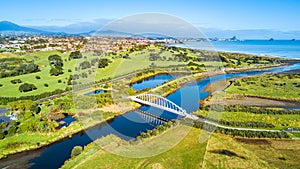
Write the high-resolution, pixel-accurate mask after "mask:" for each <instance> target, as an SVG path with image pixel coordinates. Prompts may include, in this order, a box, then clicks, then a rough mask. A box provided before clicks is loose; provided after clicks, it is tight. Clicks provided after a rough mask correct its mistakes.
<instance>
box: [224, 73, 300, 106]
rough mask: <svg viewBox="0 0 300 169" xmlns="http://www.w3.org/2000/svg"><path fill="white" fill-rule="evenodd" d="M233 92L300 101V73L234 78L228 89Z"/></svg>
mask: <svg viewBox="0 0 300 169" xmlns="http://www.w3.org/2000/svg"><path fill="white" fill-rule="evenodd" d="M226 93H227V95H228V97H230V95H231V94H245V95H251V96H261V97H266V98H274V99H284V100H295V101H300V75H273V74H268V75H262V76H255V77H248V78H243V79H237V80H233V84H232V85H231V86H230V87H229V88H227V89H226Z"/></svg>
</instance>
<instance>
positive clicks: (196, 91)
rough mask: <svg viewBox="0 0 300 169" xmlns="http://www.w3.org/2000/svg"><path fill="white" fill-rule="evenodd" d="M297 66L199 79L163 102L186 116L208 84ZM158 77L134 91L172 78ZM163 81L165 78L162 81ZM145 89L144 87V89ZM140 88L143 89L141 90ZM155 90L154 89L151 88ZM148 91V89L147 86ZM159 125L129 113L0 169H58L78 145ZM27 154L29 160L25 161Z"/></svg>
mask: <svg viewBox="0 0 300 169" xmlns="http://www.w3.org/2000/svg"><path fill="white" fill-rule="evenodd" d="M299 68H300V63H297V64H294V65H291V66H287V67H281V68H273V69H269V70H264V71H250V72H243V73H230V74H223V75H217V76H213V77H210V78H206V79H203V80H201V81H198V82H195V83H188V84H187V85H185V86H183V87H182V88H180V89H179V90H177V91H175V92H174V93H172V94H170V95H168V96H167V99H169V100H171V101H173V102H174V103H176V104H177V105H179V106H181V107H182V108H184V109H185V110H187V112H188V113H190V112H193V111H195V110H197V109H198V108H199V106H201V105H200V104H199V102H198V101H199V100H202V99H204V98H206V97H207V96H208V95H209V93H208V92H204V91H203V89H204V88H205V87H206V86H207V85H209V84H211V83H212V82H217V81H222V80H225V79H227V78H232V77H238V76H252V75H259V74H263V73H268V72H281V71H286V70H293V69H299ZM158 76H159V77H158V78H156V77H152V78H149V79H147V80H144V81H143V82H142V83H140V84H139V85H135V84H134V85H133V86H134V87H136V89H137V90H138V89H139V90H141V89H143V86H142V85H143V84H147V85H149V84H151V85H152V84H154V82H149V81H156V82H157V79H159V83H160V84H161V83H163V82H165V81H168V80H170V79H172V77H169V76H167V75H166V76H164V75H158ZM163 77H166V78H165V79H164V78H163ZM147 85H145V86H147ZM145 86H144V87H145ZM155 86H156V85H155ZM147 87H149V86H147ZM140 110H143V111H147V112H150V113H152V114H155V115H159V116H161V117H164V118H167V119H175V118H178V116H177V115H174V114H173V113H170V112H167V111H163V110H160V109H157V108H153V107H149V106H142V107H141V108H140ZM161 123H162V122H160V123H155V120H152V121H151V120H150V121H149V118H145V115H141V113H139V112H137V111H131V112H129V113H126V114H124V115H121V116H118V117H116V118H114V119H113V120H110V121H108V122H107V123H103V124H100V125H97V126H95V127H92V128H90V129H88V130H86V131H85V132H82V133H79V134H76V135H74V136H72V137H71V138H67V139H64V140H62V141H59V142H57V143H54V144H52V145H49V146H48V147H44V148H42V149H40V150H34V151H30V152H24V153H21V154H16V155H11V156H9V157H8V158H7V159H3V160H1V161H0V168H3V167H6V166H13V165H24V163H25V164H27V165H24V168H34V169H35V168H36V169H39V168H44V169H46V168H51V169H52V168H59V167H60V166H61V165H62V164H63V163H64V161H65V160H67V159H68V158H70V154H71V150H72V148H73V147H74V146H77V145H80V146H85V145H87V144H89V143H90V142H92V141H93V140H95V139H97V138H100V137H103V136H106V135H108V134H115V135H117V136H118V137H120V138H122V139H124V140H131V139H133V138H135V137H136V136H138V135H140V133H141V132H145V131H147V130H150V129H153V128H154V127H155V126H157V125H158V124H161ZM29 154H30V157H29Z"/></svg>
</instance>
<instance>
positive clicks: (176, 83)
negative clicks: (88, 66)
mask: <svg viewBox="0 0 300 169" xmlns="http://www.w3.org/2000/svg"><path fill="white" fill-rule="evenodd" d="M223 73H224V72H222V71H220V72H205V73H198V74H194V75H189V76H184V77H179V78H178V79H175V80H171V81H169V82H167V83H165V84H163V85H162V86H159V87H157V88H155V89H153V90H151V92H154V93H157V94H159V95H162V96H167V95H169V94H171V93H173V92H174V91H176V90H178V89H179V88H181V87H183V86H184V85H185V84H187V83H189V82H190V81H197V80H201V79H204V78H207V77H210V76H214V75H218V74H223ZM125 113H126V112H123V113H122V114H125ZM119 115H121V114H119ZM114 117H115V116H111V117H109V118H106V119H105V120H103V121H102V122H105V121H106V120H109V119H113V118H114ZM99 123H100V122H99V121H97V122H95V123H89V124H88V126H85V128H84V129H83V128H80V127H81V126H80V125H79V126H78V124H77V125H75V124H73V125H70V126H69V127H68V128H66V129H64V130H62V131H61V132H62V134H61V136H60V135H59V133H58V135H51V134H50V136H52V137H50V136H49V137H47V138H46V137H45V138H43V139H45V140H43V139H40V140H35V141H33V142H32V143H30V144H31V146H28V144H27V143H24V140H26V139H28V138H27V137H23V138H22V137H20V138H21V140H19V141H20V142H21V143H22V144H21V145H19V146H22V149H20V150H18V151H13V150H11V149H5V148H4V149H5V150H6V152H5V153H4V155H7V154H11V153H16V152H20V151H25V150H30V149H38V148H41V147H43V146H46V145H50V144H53V143H55V142H57V141H59V140H62V139H64V138H67V137H72V135H74V134H76V133H79V132H81V131H83V130H85V129H87V128H91V127H93V126H95V125H97V124H99ZM72 126H75V127H72ZM68 129H69V130H68ZM65 130H66V131H68V132H66V133H64V132H63V131H65ZM48 135H49V134H48ZM17 136H20V135H16V136H15V137H14V138H15V139H16V140H17V138H18V137H17ZM42 136H43V135H42ZM42 136H41V137H42ZM53 137H56V138H53ZM10 138H11V137H10ZM49 140H50V141H51V142H50V141H49ZM10 141H11V142H12V143H14V139H12V140H10ZM7 144H8V143H7ZM12 147H13V148H15V146H12ZM18 149H19V147H18ZM2 158H3V157H2Z"/></svg>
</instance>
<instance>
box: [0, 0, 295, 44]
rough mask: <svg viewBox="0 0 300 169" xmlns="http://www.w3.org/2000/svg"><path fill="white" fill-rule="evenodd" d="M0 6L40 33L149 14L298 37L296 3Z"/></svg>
mask: <svg viewBox="0 0 300 169" xmlns="http://www.w3.org/2000/svg"><path fill="white" fill-rule="evenodd" d="M1 4H2V5H3V6H5V8H2V9H1V11H0V21H1V20H7V21H11V22H14V23H16V24H19V25H22V26H30V27H35V28H42V29H44V30H57V31H61V30H65V31H66V32H68V31H69V32H85V31H91V30H95V29H99V28H101V27H102V26H104V25H106V24H108V23H110V22H111V21H114V20H116V19H119V18H122V17H126V16H130V15H134V14H138V13H149V12H154V13H163V14H169V15H173V16H176V17H179V18H181V19H183V20H185V21H187V22H189V23H191V24H193V25H194V26H195V27H198V28H201V29H202V30H203V31H204V32H208V33H209V34H211V35H216V36H218V35H219V32H220V31H223V35H224V36H231V35H234V33H235V32H237V34H241V35H242V36H245V37H247V33H248V34H249V30H255V32H253V31H252V32H251V31H250V34H251V33H252V34H253V33H256V34H257V37H260V36H264V35H265V36H266V38H267V37H269V36H272V35H276V34H279V33H280V32H281V33H282V35H280V36H279V38H282V37H287V38H297V39H298V38H300V22H299V21H298V20H299V19H298V16H300V11H299V10H298V9H299V8H300V1H298V0H285V1H281V0H264V1H261V0H245V1H235V0H226V1H223V0H201V1H199V0H191V1H188V2H184V1H180V0H174V1H172V0H164V1H160V0H153V1H137V0H128V1H126V2H125V1H121V0H112V1H100V2H99V1H92V0H85V1H83V0H63V1H59V0H52V1H38V0H11V1H3V2H1ZM266 30H267V31H268V32H269V33H266ZM270 31H271V33H270ZM224 32H225V33H224ZM266 34H268V35H266ZM221 35H222V34H221ZM245 37H244V38H245ZM249 37H251V36H249Z"/></svg>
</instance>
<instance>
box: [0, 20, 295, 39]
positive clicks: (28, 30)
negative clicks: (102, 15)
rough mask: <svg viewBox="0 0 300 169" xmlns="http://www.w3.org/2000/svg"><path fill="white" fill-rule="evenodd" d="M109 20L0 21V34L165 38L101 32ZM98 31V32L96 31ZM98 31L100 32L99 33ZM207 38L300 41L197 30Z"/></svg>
mask: <svg viewBox="0 0 300 169" xmlns="http://www.w3.org/2000/svg"><path fill="white" fill-rule="evenodd" d="M108 21H109V20H101V21H100V22H94V23H91V22H82V23H76V24H71V25H67V26H20V25H18V24H15V23H13V22H9V21H1V22H0V33H1V34H13V35H18V34H30V35H93V34H100V35H104V36H105V35H107V36H121V37H132V36H141V37H153V38H154V37H155V38H157V37H166V36H163V35H158V34H149V33H145V34H142V35H133V34H130V33H126V32H118V31H113V30H101V28H102V27H103V26H104V25H105V24H106V23H107V22H108ZM97 30H98V31H97ZM99 30H100V31H99ZM199 30H201V31H202V33H203V34H205V35H206V36H207V37H210V38H214V37H218V38H228V37H233V36H236V37H238V38H239V39H270V38H274V39H300V31H286V32H284V31H278V30H268V29H248V30H247V29H245V30H221V29H213V28H199Z"/></svg>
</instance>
